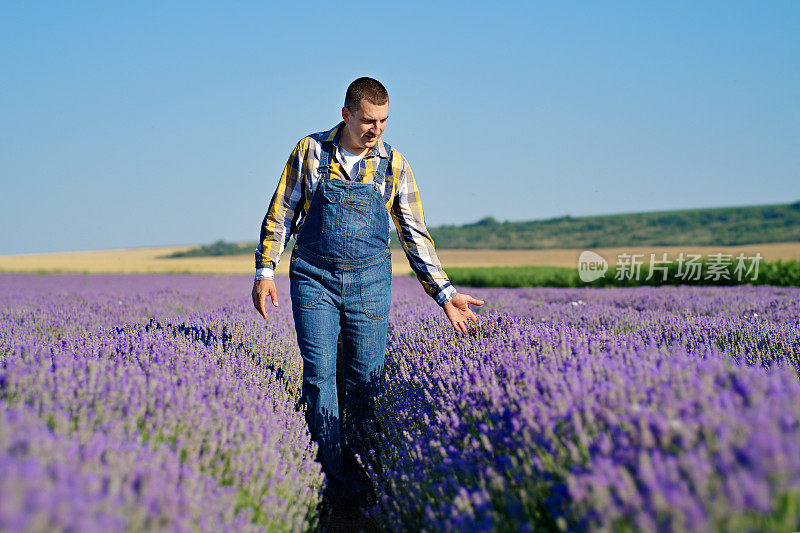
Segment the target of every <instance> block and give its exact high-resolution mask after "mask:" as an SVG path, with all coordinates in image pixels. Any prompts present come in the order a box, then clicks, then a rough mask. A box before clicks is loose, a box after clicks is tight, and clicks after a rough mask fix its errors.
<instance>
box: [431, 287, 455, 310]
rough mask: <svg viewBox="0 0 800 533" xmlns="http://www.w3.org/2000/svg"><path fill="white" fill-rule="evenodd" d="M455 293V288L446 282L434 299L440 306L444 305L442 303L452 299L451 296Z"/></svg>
mask: <svg viewBox="0 0 800 533" xmlns="http://www.w3.org/2000/svg"><path fill="white" fill-rule="evenodd" d="M457 293H458V291H456V288H455V287H453V286H452V285H450V284H449V283H448V284H447V285H445V286H444V287H442V288H441V289H440V290H439V292H437V293H436V296H435V297H434V300H436V303H437V304H439V305H440V306H444V304H446V303H447V302H449V301H450V300H452V299H453V296H455V295H456V294H457Z"/></svg>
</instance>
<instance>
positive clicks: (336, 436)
mask: <svg viewBox="0 0 800 533" xmlns="http://www.w3.org/2000/svg"><path fill="white" fill-rule="evenodd" d="M289 276H290V279H291V286H290V288H291V295H292V313H293V315H294V322H295V329H296V330H297V344H298V346H299V348H300V353H301V355H302V356H303V387H302V396H301V398H302V402H303V404H304V405H305V408H306V414H305V416H306V422H307V423H308V428H309V430H310V431H311V437H312V438H313V439H314V441H316V442H317V444H318V445H319V449H318V452H317V457H318V459H319V461H320V463H322V466H323V470H324V472H325V475H326V476H327V478H328V483H327V487H326V494H327V495H328V496H329V497H330V498H332V499H333V500H334V501H338V500H339V499H340V495H342V494H343V493H344V491H345V479H344V476H343V474H342V449H341V426H340V421H339V418H340V414H339V400H338V397H337V389H336V348H337V344H338V340H339V331H340V326H339V318H340V311H339V308H340V307H341V276H338V279H337V276H336V275H335V273H334V272H332V271H330V270H327V269H324V268H319V267H316V266H314V265H312V264H310V263H308V262H306V261H304V260H303V259H301V258H299V257H296V256H292V259H291V265H290V267H289Z"/></svg>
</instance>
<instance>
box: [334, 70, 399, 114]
mask: <svg viewBox="0 0 800 533" xmlns="http://www.w3.org/2000/svg"><path fill="white" fill-rule="evenodd" d="M362 99H366V100H367V102H369V103H370V104H373V105H383V104H385V103H387V102H388V101H389V93H388V92H387V91H386V87H384V86H383V84H382V83H381V82H379V81H378V80H376V79H373V78H366V77H364V78H358V79H357V80H355V81H354V82H353V83H351V84H350V86H349V87H348V88H347V93H346V94H345V96H344V106H345V107H346V108H347V109H349V110H350V111H353V112H356V111H358V110H359V109H361V100H362Z"/></svg>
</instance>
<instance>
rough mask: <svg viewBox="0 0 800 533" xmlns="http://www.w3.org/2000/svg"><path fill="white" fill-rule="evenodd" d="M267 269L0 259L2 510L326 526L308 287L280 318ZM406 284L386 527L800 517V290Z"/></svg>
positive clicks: (786, 522)
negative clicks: (307, 378)
mask: <svg viewBox="0 0 800 533" xmlns="http://www.w3.org/2000/svg"><path fill="white" fill-rule="evenodd" d="M280 289H285V287H283V286H280V287H279V290H280ZM248 292H249V280H248V279H246V278H233V277H209V276H149V277H148V276H97V277H81V276H63V277H60V276H58V277H29V276H0V306H1V307H0V309H2V311H0V313H1V314H0V362H2V369H1V370H0V413H2V414H0V418H1V420H0V464H1V465H2V471H3V472H4V473H5V472H9V473H10V474H9V475H8V476H4V479H3V481H0V530H3V529H4V524H5V525H6V526H5V527H6V528H7V529H10V530H12V531H14V530H25V529H27V530H36V529H37V524H39V525H41V524H61V525H62V526H64V529H66V528H67V526H68V525H72V524H75V527H74V529H78V530H87V531H90V530H92V528H94V529H96V530H105V531H108V530H114V529H118V530H121V529H123V527H122V526H120V524H125V527H124V529H127V530H132V531H135V530H155V529H193V530H225V529H232V530H246V529H247V528H248V527H251V526H252V527H253V528H254V529H255V528H260V529H263V528H264V527H265V526H266V527H267V528H268V529H269V530H281V529H290V530H299V529H303V528H310V527H313V524H314V522H315V520H316V517H315V516H314V508H315V505H316V503H317V501H318V494H319V488H320V485H321V483H322V481H323V480H322V477H321V474H320V472H319V467H318V465H317V464H316V463H315V462H314V461H313V453H314V447H313V444H312V443H310V442H309V438H308V433H307V431H306V429H305V427H304V425H303V423H302V416H301V414H300V413H299V412H298V411H297V410H296V409H295V404H296V401H297V391H298V387H299V379H300V361H299V355H298V354H297V349H296V345H295V339H294V332H293V328H292V323H291V315H290V313H289V312H288V305H287V304H288V301H286V300H287V299H288V298H287V296H288V294H287V291H285V290H282V291H281V294H282V296H283V300H282V303H283V305H284V307H282V308H281V309H279V310H277V311H276V312H275V313H274V315H273V316H271V317H270V320H269V321H268V322H267V323H266V324H265V323H264V322H263V321H261V320H259V319H258V318H257V317H256V316H255V314H254V311H252V309H251V304H250V302H249V294H248ZM393 292H394V298H395V304H394V308H393V314H392V322H391V325H390V328H391V330H390V346H389V352H388V359H387V376H386V387H385V394H384V396H383V397H382V399H381V401H380V404H379V416H380V421H381V427H382V430H381V433H380V434H377V435H374V437H376V438H377V442H381V443H382V446H381V448H380V449H379V450H377V451H376V452H375V453H373V455H372V456H371V457H367V458H364V459H365V461H367V463H368V464H369V468H370V470H371V471H372V475H373V476H374V479H375V481H376V485H377V486H378V489H379V493H380V496H381V500H380V502H379V504H378V505H377V506H376V507H375V508H374V509H373V510H372V512H373V514H374V515H375V518H376V520H378V521H379V522H380V523H381V524H382V525H383V526H385V527H386V528H387V529H395V530H419V529H422V530H429V531H434V530H443V529H444V530H447V529H449V530H461V529H469V530H487V531H488V530H511V529H513V530H518V529H526V528H527V529H545V530H547V529H550V530H564V529H566V530H619V529H626V528H627V529H632V530H646V531H649V530H697V531H705V530H712V529H716V530H734V529H748V528H749V529H758V530H775V531H786V530H792V529H797V528H798V526H800V523H799V522H800V496H799V495H800V439H799V438H798V437H800V407H798V405H800V384H798V379H797V370H798V368H800V363H798V362H799V361H800V340H799V337H798V330H800V318H799V317H800V309H798V298H799V297H800V292H799V291H798V290H796V289H773V288H766V287H759V288H749V287H738V288H724V289H723V288H720V289H703V288H692V289H687V288H663V289H652V288H650V289H616V290H563V289H558V290H547V289H518V290H502V289H488V290H482V291H479V290H476V291H472V292H475V293H476V294H475V295H476V296H479V297H483V298H485V299H486V300H487V306H486V308H485V309H484V310H483V311H482V312H483V314H484V316H482V317H481V327H480V329H478V330H477V331H476V332H475V333H473V334H472V335H469V336H459V335H456V334H454V333H453V332H452V331H451V330H450V329H449V327H445V325H444V321H443V320H442V317H440V316H439V315H438V314H434V313H431V311H432V309H433V308H432V307H431V305H432V304H431V303H430V301H429V299H427V297H426V296H424V294H423V293H422V291H421V290H420V289H419V287H418V285H417V284H416V283H415V282H414V280H412V279H407V278H395V282H394V288H393ZM42 443H44V444H42ZM377 465H381V467H378V466H377ZM115 525H116V526H119V527H116V526H115ZM38 529H47V528H46V527H38Z"/></svg>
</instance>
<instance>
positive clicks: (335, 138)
mask: <svg viewBox="0 0 800 533" xmlns="http://www.w3.org/2000/svg"><path fill="white" fill-rule="evenodd" d="M342 128H344V121H341V122H340V123H338V124H337V125H336V126H334V127H332V128H331V129H330V130H328V131H326V132H325V133H323V134H322V141H323V142H332V143H333V145H334V146H339V137H340V136H341V134H342ZM375 156H378V157H382V158H384V159H385V158H387V157H389V154H388V153H387V152H386V147H385V146H384V145H383V138H381V139H380V142H378V143H377V144H376V145H375V146H373V147H372V149H371V150H370V151H369V152H367V153H366V154H364V157H365V158H366V157H375Z"/></svg>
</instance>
